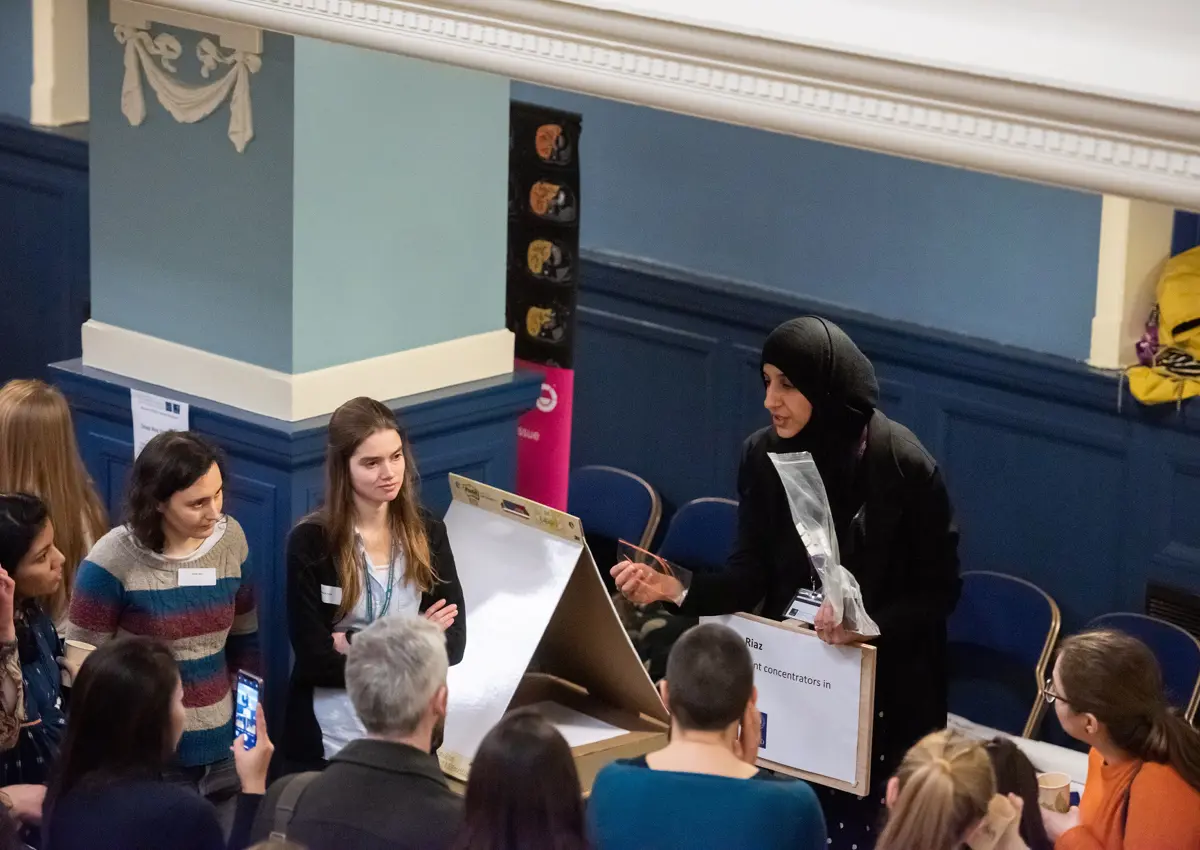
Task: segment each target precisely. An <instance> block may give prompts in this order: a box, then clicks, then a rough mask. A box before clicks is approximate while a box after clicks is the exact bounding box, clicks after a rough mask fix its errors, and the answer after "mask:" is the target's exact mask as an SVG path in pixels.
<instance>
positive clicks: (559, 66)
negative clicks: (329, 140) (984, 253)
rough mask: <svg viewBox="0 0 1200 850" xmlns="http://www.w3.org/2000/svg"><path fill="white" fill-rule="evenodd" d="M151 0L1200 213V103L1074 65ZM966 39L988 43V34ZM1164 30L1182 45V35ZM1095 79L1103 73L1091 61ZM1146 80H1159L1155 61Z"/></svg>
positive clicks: (670, 22) (749, 38)
mask: <svg viewBox="0 0 1200 850" xmlns="http://www.w3.org/2000/svg"><path fill="white" fill-rule="evenodd" d="M865 2H866V0H844V2H843V3H840V4H834V5H836V6H838V7H839V9H841V11H838V12H836V13H831V14H838V15H843V16H846V15H854V14H859V15H862V14H868V12H867V11H866V7H865V6H864V4H865ZM932 2H933V0H909V3H910V4H912V5H914V6H921V5H923V4H924V5H929V4H930V3H932ZM1146 2H1147V3H1150V4H1151V5H1156V4H1161V3H1165V2H1166V0H1146ZM157 3H158V4H160V5H162V6H166V7H170V8H172V9H176V10H180V11H185V12H189V13H192V14H203V15H207V16H211V17H217V18H225V19H228V20H230V21H237V22H241V23H246V24H250V25H252V26H256V27H261V28H263V29H270V30H276V31H279V32H285V33H292V34H295V35H303V36H310V37H314V38H324V39H328V40H332V41H340V42H346V43H349V44H357V45H361V46H363V47H369V48H372V49H377V50H387V51H391V52H394V53H402V54H406V55H410V56H416V57H418V58H424V59H429V60H432V61H437V62H445V63H448V64H453V65H460V66H464V67H470V68H475V69H478V70H483V71H488V72H492V73H496V74H503V75H505V76H509V77H512V78H514V79H519V80H525V81H528V82H533V83H540V84H543V85H549V86H554V87H557V88H564V89H570V90H574V91H580V92H584V93H588V94H594V95H598V96H601V97H608V98H613V99H617V100H624V101H628V102H632V103H638V104H643V105H646V106H652V107H656V108H660V109H667V110H671V111H675V112H683V113H688V114H692V115H697V116H700V117H704V118H711V119H715V120H719V121H726V122H730V123H735V124H743V125H748V126H752V127H759V128H762V129H765V130H771V131H775V132H781V133H788V134H793V135H798V136H805V137H808V138H814V139H819V140H823V141H828V142H833V143H837V144H843V145H849V146H853V147H859V148H864V149H869V150H875V151H880V152H883V153H889V154H895V155H899V156H904V157H909V158H914V159H921V160H927V161H930V162H936V163H941V164H945V165H951V166H959V167H964V168H970V169H973V170H977V171H985V172H991V173H996V174H1002V175H1006V176H1010V177H1017V178H1023V179H1028V180H1035V181H1038V182H1044V183H1051V184H1056V185H1061V186H1067V187H1071V188H1077V189H1083V190H1087V191H1093V192H1101V193H1108V194H1114V195H1121V196H1126V197H1133V198H1144V199H1147V200H1155V201H1159V202H1162V203H1168V204H1172V205H1174V206H1177V207H1182V208H1186V209H1200V101H1196V102H1190V101H1189V102H1183V101H1180V100H1179V99H1178V98H1172V97H1168V96H1167V95H1168V94H1171V92H1167V93H1166V94H1164V93H1163V92H1160V91H1157V90H1149V89H1147V90H1146V91H1139V90H1137V89H1136V88H1131V89H1128V90H1121V91H1113V89H1112V85H1111V83H1110V81H1109V79H1108V78H1107V77H1105V79H1097V80H1096V81H1095V83H1094V84H1092V83H1090V82H1089V81H1087V80H1081V79H1080V78H1079V73H1080V72H1078V71H1077V70H1072V72H1071V74H1069V75H1066V74H1065V72H1064V74H1065V76H1064V79H1062V80H1054V79H1048V78H1040V79H1039V80H1037V81H1032V82H1031V81H1027V80H1022V79H1021V75H1019V74H1018V73H1017V71H1016V70H1015V69H1017V68H1020V67H1021V65H1020V63H1021V61H1023V60H1022V59H1021V57H1020V56H1019V55H1017V54H1018V53H1019V50H1020V47H1019V46H1014V47H1013V48H1011V52H1012V53H1013V54H1014V55H1013V56H1012V57H1011V60H1012V63H1013V69H1014V70H1012V72H1011V74H1010V73H1009V71H1008V70H1006V69H1005V68H1003V67H1000V66H998V65H996V64H995V63H993V64H992V65H991V66H989V67H987V68H975V69H973V68H964V67H962V66H961V65H958V64H956V63H953V62H950V61H949V60H948V59H946V57H945V56H942V55H940V54H939V55H937V56H932V57H930V58H929V59H928V61H927V62H925V63H923V62H922V60H921V57H920V56H912V55H906V56H905V58H904V59H903V60H900V59H895V58H886V57H884V56H882V55H879V54H880V53H881V51H880V50H879V49H877V45H872V46H864V45H854V44H849V45H842V46H841V47H840V48H833V47H829V46H814V45H811V44H805V43H802V42H801V41H800V40H798V38H799V36H797V35H796V34H795V33H794V32H793V33H784V34H781V35H765V34H755V33H754V32H753V31H752V28H751V27H734V26H732V25H731V24H729V22H728V21H726V22H724V23H721V22H719V21H718V22H714V21H713V20H707V21H700V22H697V21H696V20H692V19H685V18H684V17H683V15H681V14H680V13H679V11H678V10H679V9H680V8H683V7H682V6H681V5H680V3H678V2H675V0H637V2H633V3H626V4H624V6H623V8H621V9H616V8H601V7H600V6H598V5H587V4H585V3H584V2H567V0H457V2H448V0H428V1H427V2H420V3H417V2H404V0H157ZM796 3H799V4H800V5H801V6H804V5H806V4H807V5H811V3H807V0H795V2H792V0H753V2H750V3H749V4H748V6H747V8H748V9H752V10H753V11H754V12H755V13H756V14H758V15H759V17H760V18H761V17H763V15H764V14H765V13H766V12H769V11H771V9H769V8H768V7H771V8H774V7H775V6H778V7H779V11H780V12H781V14H782V13H784V12H785V10H786V9H787V7H788V6H789V4H790V6H792V7H794V6H795V5H796ZM1046 3H1048V4H1050V5H1051V6H1064V5H1066V4H1067V3H1068V0H1046ZM826 5H828V4H826ZM963 5H964V4H959V6H963ZM965 5H966V6H968V7H969V6H971V5H972V4H965ZM979 5H981V6H982V5H986V4H979ZM699 6H704V4H699ZM709 6H712V4H709ZM857 7H863V8H862V9H858V8H857ZM724 8H727V9H728V8H733V7H732V6H729V5H728V4H725V7H724ZM764 10H765V11H764ZM1042 11H1043V10H1040V9H1038V10H1033V12H1032V13H1036V14H1041V13H1042ZM1018 13H1019V10H1018V12H1014V14H1018ZM697 14H699V13H697ZM749 14H750V12H747V15H749ZM791 17H795V16H794V15H792V16H791ZM969 23H970V22H969V21H968V22H967V24H969ZM978 29H979V33H978V34H979V37H980V38H984V37H985V31H984V29H983V24H982V23H980V24H979V27H978ZM1029 29H1030V30H1031V31H1034V32H1036V33H1038V34H1039V35H1040V36H1041V35H1045V32H1044V30H1045V27H1044V26H1043V27H1040V28H1039V27H1035V26H1033V25H1032V24H1031V25H1030V27H1029ZM1079 30H1080V28H1079V27H1076V28H1075V29H1074V30H1073V31H1071V32H1068V28H1067V27H1065V26H1064V27H1063V32H1062V33H1061V35H1062V38H1064V39H1066V38H1068V37H1070V38H1073V39H1075V42H1072V44H1070V45H1066V47H1071V48H1073V50H1074V52H1072V53H1070V54H1068V55H1069V56H1071V57H1076V56H1078V55H1080V54H1079V51H1080V50H1081V49H1082V48H1081V47H1080V45H1079V44H1078V43H1076V42H1078V41H1079V39H1080V38H1081V37H1082V36H1080V35H1079ZM1086 33H1087V31H1086V30H1085V31H1084V34H1085V35H1086ZM904 35H905V33H899V34H898V35H897V39H898V40H899V39H900V38H901V37H902V36H904ZM1168 35H1169V36H1171V37H1172V39H1173V42H1172V43H1174V41H1177V40H1178V35H1179V34H1178V32H1174V33H1170V32H1164V38H1165V37H1166V36H1168ZM1055 36H1056V33H1055V32H1051V33H1049V36H1047V38H1048V39H1049V40H1048V42H1046V44H1044V45H1043V46H1044V47H1046V45H1049V47H1047V48H1046V49H1047V50H1050V52H1053V51H1052V49H1051V48H1052V47H1053V44H1054V37H1055ZM1112 36H1113V33H1108V32H1102V31H1101V32H1098V33H1096V34H1095V38H1094V41H1095V43H1094V44H1090V43H1089V44H1085V45H1083V47H1085V48H1089V49H1091V54H1089V55H1092V54H1098V52H1099V49H1100V47H1101V46H1103V44H1105V43H1106V39H1107V43H1113V41H1112ZM989 37H990V38H991V40H992V41H993V42H994V41H996V38H995V37H994V36H989ZM1129 41H1130V40H1129V39H1118V40H1117V42H1116V43H1127V42H1129ZM1093 48H1094V49H1093ZM1064 49H1065V48H1064ZM872 51H873V52H874V53H875V54H876V55H871V54H872ZM1192 53H1194V54H1195V55H1196V57H1197V58H1195V59H1192V58H1190V56H1189V54H1187V53H1186V52H1178V51H1177V52H1175V53H1172V54H1171V57H1172V61H1174V64H1173V65H1171V67H1170V68H1169V69H1168V70H1169V71H1171V72H1176V71H1178V72H1181V73H1182V72H1190V73H1191V76H1190V77H1189V79H1195V78H1196V76H1197V75H1200V53H1196V52H1195V51H1192ZM1138 58H1140V57H1138ZM1160 59H1161V57H1160ZM1065 61H1066V60H1064V62H1065ZM1071 67H1072V69H1076V68H1077V67H1085V68H1086V67H1090V66H1088V65H1086V63H1082V64H1081V63H1075V64H1073V65H1072V66H1071ZM1095 67H1096V68H1097V71H1096V73H1097V75H1099V73H1100V70H1099V69H1101V68H1103V65H1102V64H1097V65H1096V66H1095ZM1109 70H1111V69H1109ZM1155 70H1163V69H1162V67H1161V62H1160V67H1159V68H1157V69H1155ZM1141 78H1147V79H1148V78H1149V76H1148V75H1147V74H1142V75H1141V76H1140V77H1139V79H1141ZM1172 91H1173V90H1172Z"/></svg>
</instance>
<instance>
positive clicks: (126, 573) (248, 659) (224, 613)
mask: <svg viewBox="0 0 1200 850" xmlns="http://www.w3.org/2000/svg"><path fill="white" fill-rule="evenodd" d="M220 532H221V529H219V528H218V530H217V531H216V532H214V533H220ZM248 552H249V550H248V547H247V545H246V535H245V534H244V533H243V532H242V527H241V526H240V525H238V523H237V520H235V519H234V518H233V517H227V518H226V519H225V528H224V533H223V534H222V535H221V538H220V539H219V540H217V541H216V543H215V544H213V546H212V548H211V549H209V550H208V551H206V552H203V553H202V554H201V555H200V556H199V557H195V558H192V559H185V560H172V559H167V558H164V557H163V556H161V555H159V554H156V553H154V552H151V551H149V550H148V549H146V548H145V547H143V546H141V545H140V544H139V543H138V542H137V541H136V539H135V538H134V536H133V533H132V532H131V531H130V530H129V529H128V528H127V527H125V526H120V527H118V528H114V529H113V530H112V531H110V532H109V533H108V534H106V535H104V537H102V538H100V540H99V541H97V543H96V545H95V546H93V547H92V550H91V551H90V552H89V553H88V556H87V558H85V559H84V561H83V563H82V564H81V565H80V567H79V572H78V574H77V576H76V579H75V589H74V592H73V593H72V596H71V608H70V622H69V624H68V626H67V637H68V638H70V639H74V640H81V641H85V642H87V643H91V644H95V645H96V646H99V645H100V644H102V643H104V642H105V641H108V640H111V639H112V638H114V637H117V636H119V635H127V634H132V635H149V636H151V637H156V638H159V639H161V640H163V641H165V642H166V643H167V644H168V645H169V646H170V647H171V650H172V652H173V653H174V654H175V660H176V661H177V662H178V663H179V676H180V679H181V680H182V682H183V704H184V707H185V708H186V710H187V722H186V724H185V726H184V733H183V740H181V741H180V742H179V763H180V764H181V765H183V766H185V767H193V766H197V765H207V764H213V763H214V762H218V761H221V760H223V759H226V758H229V747H230V744H231V743H232V742H233V719H232V718H233V714H232V701H231V699H230V681H231V678H232V677H233V676H236V674H237V670H238V669H239V668H245V669H249V670H257V668H258V621H257V615H256V613H255V608H254V593H253V589H252V587H251V585H250V581H249V578H248V577H246V576H244V575H243V572H242V567H243V565H244V564H245V561H246V556H247V554H248ZM181 568H187V569H214V570H216V577H217V582H216V584H215V585H212V586H207V587H205V586H201V587H196V586H187V587H180V586H179V577H178V576H179V570H180V569H181Z"/></svg>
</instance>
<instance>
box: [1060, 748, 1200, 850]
mask: <svg viewBox="0 0 1200 850" xmlns="http://www.w3.org/2000/svg"><path fill="white" fill-rule="evenodd" d="M1137 765H1138V763H1137V762H1129V763H1128V764H1122V765H1118V766H1115V767H1114V766H1111V765H1107V764H1105V763H1104V760H1103V759H1102V758H1101V757H1100V754H1099V753H1098V752H1096V751H1095V750H1092V751H1091V752H1090V753H1089V754H1088V780H1087V787H1085V788H1084V791H1083V799H1082V800H1080V802H1079V826H1077V827H1075V828H1074V829H1072V830H1069V831H1068V832H1066V833H1065V834H1064V835H1063V836H1062V837H1061V838H1059V839H1058V841H1057V842H1055V845H1054V850H1200V791H1197V790H1196V789H1195V788H1192V787H1191V786H1190V785H1188V784H1187V783H1186V782H1184V780H1183V777H1181V776H1180V775H1179V774H1178V773H1176V772H1175V769H1174V768H1172V767H1170V766H1168V765H1165V764H1156V763H1154V762H1146V763H1144V764H1142V769H1141V770H1140V771H1138V773H1137V777H1136V778H1135V779H1134V780H1133V789H1132V791H1131V793H1130V795H1129V819H1128V821H1127V823H1126V827H1125V842H1124V844H1122V842H1121V805H1122V802H1123V800H1124V797H1125V789H1126V788H1128V787H1129V780H1130V777H1132V776H1133V775H1134V770H1135V769H1136V767H1137Z"/></svg>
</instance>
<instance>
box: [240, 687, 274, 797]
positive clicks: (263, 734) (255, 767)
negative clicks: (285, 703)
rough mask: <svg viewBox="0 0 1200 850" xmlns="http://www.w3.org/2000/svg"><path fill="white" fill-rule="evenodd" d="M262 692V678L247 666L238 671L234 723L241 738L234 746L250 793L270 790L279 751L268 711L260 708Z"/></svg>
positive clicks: (243, 789)
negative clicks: (270, 774) (270, 776)
mask: <svg viewBox="0 0 1200 850" xmlns="http://www.w3.org/2000/svg"><path fill="white" fill-rule="evenodd" d="M261 692H262V679H260V678H258V677H257V676H255V675H254V674H253V673H247V672H246V671H245V670H239V671H238V676H237V685H236V687H235V689H234V698H233V717H234V721H233V725H234V729H235V730H236V734H237V738H236V739H235V740H234V742H233V746H232V747H231V748H230V749H232V750H233V761H234V766H235V767H236V768H237V775H238V779H240V780H241V783H242V792H243V793H246V794H265V793H267V772H268V771H269V770H270V767H271V756H272V755H273V754H274V753H275V745H274V744H272V743H271V736H270V735H268V734H267V716H266V713H265V712H263V711H260V710H259V709H260V708H261V703H260V702H259V694H260V693H261ZM239 742H240V744H241V746H239Z"/></svg>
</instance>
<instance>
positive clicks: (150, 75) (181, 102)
mask: <svg viewBox="0 0 1200 850" xmlns="http://www.w3.org/2000/svg"><path fill="white" fill-rule="evenodd" d="M113 34H114V35H115V36H116V38H117V41H118V42H120V43H121V44H123V45H125V81H124V84H123V85H122V86H121V112H122V113H123V114H124V115H125V117H126V118H128V119H129V123H130V124H132V125H133V126H135V127H136V126H138V125H140V124H141V123H142V122H143V121H144V120H145V119H146V99H145V97H144V95H143V94H142V74H141V72H144V73H145V75H146V80H147V81H148V82H149V83H150V88H152V89H154V93H155V94H156V95H158V102H159V103H161V104H162V105H163V107H164V108H165V109H166V110H167V111H168V112H170V113H171V115H172V116H173V117H174V118H175V120H176V121H179V122H181V123H184V124H194V123H196V122H197V121H199V120H201V119H203V118H207V117H208V116H209V115H211V114H212V113H213V111H214V110H216V108H217V107H218V106H220V105H221V104H222V103H224V102H225V98H226V97H227V96H229V95H230V92H232V96H231V97H230V100H229V138H230V140H231V141H232V142H233V146H234V147H235V148H237V152H238V153H242V152H243V151H245V150H246V145H247V143H249V141H250V140H251V139H253V138H254V116H253V113H252V111H251V108H250V75H251V74H253V73H257V72H258V69H259V68H261V67H262V59H261V58H260V57H259V56H258V54H255V53H249V52H246V51H242V50H232V51H229V52H228V53H222V52H221V50H220V49H219V48H218V47H217V46H216V45H215V44H213V42H212V41H210V40H209V39H207V38H204V39H201V40H200V43H199V44H198V45H196V58H197V59H199V60H200V75H201V76H202V77H204V79H206V80H207V79H208V78H209V76H210V75H211V74H212V72H213V71H214V70H216V68H217V66H218V65H228V66H230V68H229V71H228V72H226V73H225V75H224V76H222V77H221V78H220V79H218V80H214V81H213V82H211V83H208V84H207V85H198V86H196V85H189V84H187V83H182V82H180V81H178V80H176V79H175V78H174V77H173V76H172V74H174V73H175V71H176V68H175V64H174V63H175V60H177V59H178V58H179V57H180V56H181V55H182V53H183V50H182V48H181V47H180V45H179V40H178V39H176V38H175V37H174V36H173V35H169V34H167V33H162V34H160V35H158V36H156V37H154V38H151V36H150V33H149V32H147V31H146V30H144V29H139V28H137V27H133V26H127V25H125V24H118V25H117V26H116V27H114V28H113ZM155 58H157V60H158V61H157V62H156V61H155ZM160 64H161V66H162V67H161V68H160V67H159V65H160ZM139 66H140V69H141V72H139Z"/></svg>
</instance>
